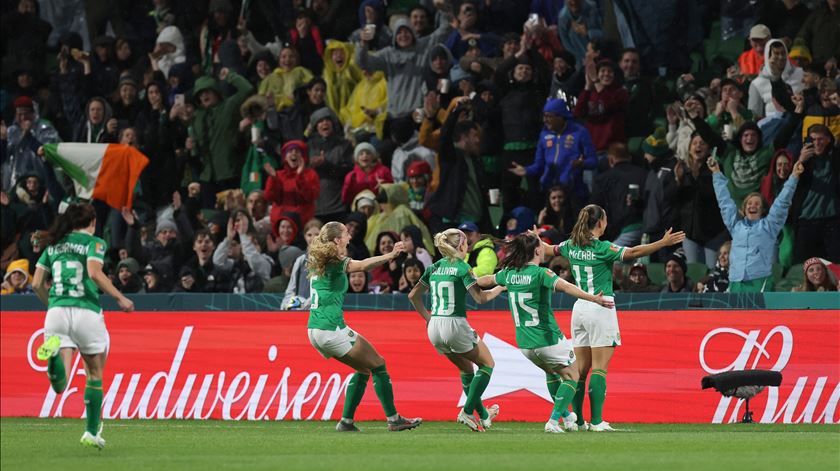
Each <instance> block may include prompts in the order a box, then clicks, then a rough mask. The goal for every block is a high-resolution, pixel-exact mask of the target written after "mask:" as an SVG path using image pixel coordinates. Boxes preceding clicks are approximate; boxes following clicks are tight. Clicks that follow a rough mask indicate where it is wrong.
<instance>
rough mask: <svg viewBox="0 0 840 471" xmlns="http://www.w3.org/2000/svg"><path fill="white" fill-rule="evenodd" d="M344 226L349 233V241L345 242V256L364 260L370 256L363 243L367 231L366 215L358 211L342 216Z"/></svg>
mask: <svg viewBox="0 0 840 471" xmlns="http://www.w3.org/2000/svg"><path fill="white" fill-rule="evenodd" d="M344 227H346V228H347V233H348V234H350V243H349V244H347V256H348V257H350V258H351V259H352V260H364V259H366V258H368V257H370V251H369V250H368V248H367V245H365V234H366V233H367V217H366V216H365V215H364V214H362V213H360V212H357V211H356V212H351V213H350V214H348V215H347V216H346V217H345V218H344Z"/></svg>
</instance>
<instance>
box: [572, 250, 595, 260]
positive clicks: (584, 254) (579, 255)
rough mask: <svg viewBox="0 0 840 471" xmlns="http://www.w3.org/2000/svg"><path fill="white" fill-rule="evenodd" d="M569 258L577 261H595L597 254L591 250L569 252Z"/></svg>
mask: <svg viewBox="0 0 840 471" xmlns="http://www.w3.org/2000/svg"><path fill="white" fill-rule="evenodd" d="M569 256H570V257H572V258H574V259H577V260H595V253H594V252H591V251H589V250H577V249H572V250H569Z"/></svg>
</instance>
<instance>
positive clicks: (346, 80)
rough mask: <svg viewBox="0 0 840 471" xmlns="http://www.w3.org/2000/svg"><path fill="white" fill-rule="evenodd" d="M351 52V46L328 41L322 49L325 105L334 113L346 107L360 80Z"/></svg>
mask: <svg viewBox="0 0 840 471" xmlns="http://www.w3.org/2000/svg"><path fill="white" fill-rule="evenodd" d="M373 1H377V0H373ZM388 42H390V38H389V40H388ZM353 51H354V47H353V45H352V44H350V43H344V42H341V41H329V42H328V43H327V47H326V49H324V74H323V75H324V81H325V82H326V85H327V105H329V107H330V109H332V110H333V111H335V112H336V113H338V112H340V111H341V109H342V108H344V107H345V106H347V102H349V101H350V95H352V94H353V90H354V89H355V88H356V85H357V84H358V83H359V82H360V81H361V80H362V71H361V70H360V69H359V66H357V65H356V64H355V63H354V62H353V56H354V53H353Z"/></svg>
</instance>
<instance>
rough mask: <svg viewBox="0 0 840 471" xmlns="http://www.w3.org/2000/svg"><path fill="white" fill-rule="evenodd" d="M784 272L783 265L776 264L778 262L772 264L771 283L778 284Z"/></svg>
mask: <svg viewBox="0 0 840 471" xmlns="http://www.w3.org/2000/svg"><path fill="white" fill-rule="evenodd" d="M784 272H785V267H783V266H782V265H781V264H778V263H774V264H773V284H774V285H778V284H779V282H780V281H782V279H784Z"/></svg>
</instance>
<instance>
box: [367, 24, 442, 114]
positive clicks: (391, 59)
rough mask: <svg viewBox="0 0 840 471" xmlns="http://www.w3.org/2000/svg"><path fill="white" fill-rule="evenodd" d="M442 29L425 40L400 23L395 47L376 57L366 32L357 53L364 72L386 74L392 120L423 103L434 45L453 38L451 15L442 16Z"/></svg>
mask: <svg viewBox="0 0 840 471" xmlns="http://www.w3.org/2000/svg"><path fill="white" fill-rule="evenodd" d="M441 14H442V18H441V22H440V26H439V27H438V29H437V30H435V32H433V33H432V34H430V35H429V36H426V37H424V38H418V37H417V33H415V32H414V30H413V29H412V28H411V25H410V24H409V23H408V21H407V20H404V19H400V20H398V21H397V22H396V24H395V25H394V43H393V45H391V46H388V47H386V48H384V49H382V50H380V51H378V52H376V53H370V52H369V46H368V45H369V43H370V41H372V40H373V35H372V34H370V32H369V31H367V30H366V31H364V32H363V33H362V34H361V35H360V39H361V44H360V45H359V47H358V48H357V49H356V63H357V64H359V67H361V68H362V69H363V70H370V71H372V72H375V71H382V72H384V73H385V78H386V79H387V81H388V82H387V87H388V97H389V99H388V115H389V116H391V117H397V116H402V115H405V114H408V113H411V111H412V110H414V108H416V107H418V106H420V104H421V103H422V102H423V97H422V95H421V84H422V80H423V75H422V74H423V68H424V67H425V66H426V64H428V63H429V56H430V55H431V50H432V48H431V47H429V46H430V45H432V44H437V43H440V42H443V38H445V37H446V36H448V35H449V32H450V31H451V28H452V27H451V26H450V25H449V15H448V14H446V13H441Z"/></svg>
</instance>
